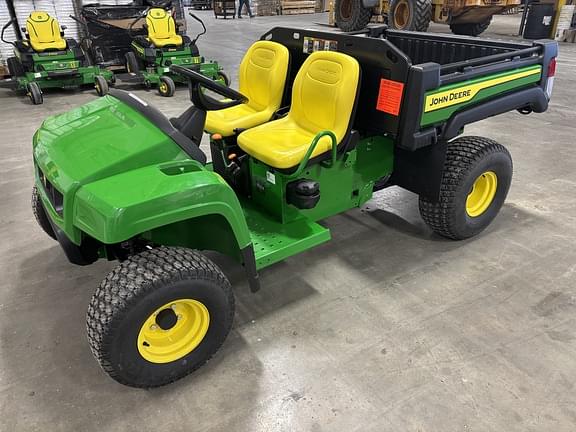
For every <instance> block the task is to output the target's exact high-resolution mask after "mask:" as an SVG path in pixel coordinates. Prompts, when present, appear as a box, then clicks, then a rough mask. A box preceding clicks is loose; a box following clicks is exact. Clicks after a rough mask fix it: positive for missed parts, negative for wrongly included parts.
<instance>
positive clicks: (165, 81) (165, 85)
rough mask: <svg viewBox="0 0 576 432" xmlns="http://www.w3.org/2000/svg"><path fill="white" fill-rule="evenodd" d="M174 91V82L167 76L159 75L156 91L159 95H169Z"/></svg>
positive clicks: (172, 94)
mask: <svg viewBox="0 0 576 432" xmlns="http://www.w3.org/2000/svg"><path fill="white" fill-rule="evenodd" d="M175 92H176V84H174V81H173V80H172V78H170V77H169V76H166V75H164V76H161V77H160V83H159V84H158V93H160V96H164V97H171V96H174V93H175Z"/></svg>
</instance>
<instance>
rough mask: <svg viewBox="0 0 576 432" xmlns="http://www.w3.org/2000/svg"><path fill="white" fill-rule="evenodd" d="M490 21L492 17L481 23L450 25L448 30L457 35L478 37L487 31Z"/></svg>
mask: <svg viewBox="0 0 576 432" xmlns="http://www.w3.org/2000/svg"><path fill="white" fill-rule="evenodd" d="M491 21H492V17H490V18H489V19H488V20H486V21H484V22H481V23H461V24H450V30H451V31H452V33H454V34H457V35H464V36H478V35H480V34H481V33H484V32H485V31H486V30H487V29H488V26H489V25H490V22H491Z"/></svg>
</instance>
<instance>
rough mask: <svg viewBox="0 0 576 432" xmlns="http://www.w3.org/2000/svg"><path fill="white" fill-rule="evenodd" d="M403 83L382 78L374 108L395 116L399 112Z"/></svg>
mask: <svg viewBox="0 0 576 432" xmlns="http://www.w3.org/2000/svg"><path fill="white" fill-rule="evenodd" d="M403 92H404V83H401V82H398V81H392V80H387V79H384V78H382V79H381V80H380V91H379V92H378V101H377V102H376V109H377V110H378V111H383V112H385V113H387V114H392V115H394V116H397V115H398V114H399V113H400V104H401V103H402V93H403Z"/></svg>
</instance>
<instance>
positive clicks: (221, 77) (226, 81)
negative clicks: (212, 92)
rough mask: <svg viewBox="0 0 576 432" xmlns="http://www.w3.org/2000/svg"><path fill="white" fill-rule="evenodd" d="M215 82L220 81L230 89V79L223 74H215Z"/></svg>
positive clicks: (220, 72)
mask: <svg viewBox="0 0 576 432" xmlns="http://www.w3.org/2000/svg"><path fill="white" fill-rule="evenodd" d="M217 80H222V81H223V82H224V85H225V86H226V87H230V82H231V81H230V78H228V75H226V74H225V73H224V72H222V71H219V72H218V74H216V79H215V81H217Z"/></svg>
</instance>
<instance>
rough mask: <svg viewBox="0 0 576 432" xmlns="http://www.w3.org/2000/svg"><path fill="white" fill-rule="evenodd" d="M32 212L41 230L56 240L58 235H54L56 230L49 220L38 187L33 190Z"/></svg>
mask: <svg viewBox="0 0 576 432" xmlns="http://www.w3.org/2000/svg"><path fill="white" fill-rule="evenodd" d="M32 212H33V213H34V217H35V218H36V222H38V225H39V226H40V228H42V231H44V232H45V233H46V234H48V236H49V237H51V238H53V239H54V240H56V234H54V229H52V225H51V224H50V221H49V220H48V215H47V214H46V210H45V209H44V204H42V200H41V199H40V194H39V193H38V189H37V188H36V186H34V187H33V188H32Z"/></svg>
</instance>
